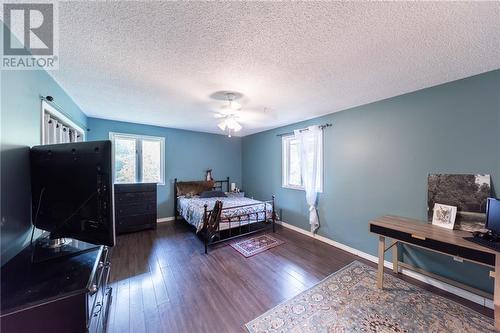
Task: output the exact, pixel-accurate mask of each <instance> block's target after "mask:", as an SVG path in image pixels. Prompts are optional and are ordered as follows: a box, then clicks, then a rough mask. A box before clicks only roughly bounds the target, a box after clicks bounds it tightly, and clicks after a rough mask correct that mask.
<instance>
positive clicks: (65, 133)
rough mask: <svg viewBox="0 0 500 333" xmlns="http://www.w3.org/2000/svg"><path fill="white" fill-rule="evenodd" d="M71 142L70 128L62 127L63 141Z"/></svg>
mask: <svg viewBox="0 0 500 333" xmlns="http://www.w3.org/2000/svg"><path fill="white" fill-rule="evenodd" d="M68 142H71V140H70V136H69V128H68V127H66V126H63V127H62V141H61V143H68Z"/></svg>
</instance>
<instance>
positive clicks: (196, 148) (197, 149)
mask: <svg viewBox="0 0 500 333" xmlns="http://www.w3.org/2000/svg"><path fill="white" fill-rule="evenodd" d="M88 127H89V128H90V132H89V135H88V140H107V139H109V132H119V133H130V134H144V135H152V136H160V137H164V138H165V185H158V217H159V218H162V217H170V216H173V215H174V214H173V209H174V192H173V182H174V179H175V178H177V179H179V180H203V179H204V177H205V170H206V169H213V176H214V178H215V179H217V180H220V179H226V177H229V178H230V181H231V182H235V183H236V184H238V185H239V184H241V138H237V137H231V138H228V137H227V136H225V135H218V134H208V133H200V132H192V131H185V130H178V129H171V128H165V127H157V126H148V125H139V124H133V123H127V122H119V121H112V120H103V119H97V118H89V119H88Z"/></svg>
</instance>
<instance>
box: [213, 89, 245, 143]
mask: <svg viewBox="0 0 500 333" xmlns="http://www.w3.org/2000/svg"><path fill="white" fill-rule="evenodd" d="M226 97H227V102H228V104H227V106H226V109H229V110H232V111H239V110H241V104H240V103H238V102H236V101H235V100H234V98H235V96H234V94H231V93H228V94H227V95H226ZM236 118H238V116H236V115H235V114H234V113H230V114H228V115H225V116H224V117H223V120H222V121H221V122H220V123H218V124H217V126H218V127H219V128H220V129H221V130H222V131H223V132H226V131H227V136H228V137H231V133H234V132H239V131H240V130H241V129H242V128H243V127H242V126H241V125H240V124H239V123H238V122H237V121H236Z"/></svg>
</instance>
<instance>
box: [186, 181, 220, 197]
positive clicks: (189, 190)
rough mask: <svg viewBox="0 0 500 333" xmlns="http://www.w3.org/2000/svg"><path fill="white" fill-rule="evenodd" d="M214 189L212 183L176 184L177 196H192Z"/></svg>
mask: <svg viewBox="0 0 500 333" xmlns="http://www.w3.org/2000/svg"><path fill="white" fill-rule="evenodd" d="M213 187H214V182H213V181H208V182H207V181H193V182H177V196H179V197H180V196H182V195H186V196H194V195H198V194H200V193H202V192H204V191H208V190H211V189H212V188H213Z"/></svg>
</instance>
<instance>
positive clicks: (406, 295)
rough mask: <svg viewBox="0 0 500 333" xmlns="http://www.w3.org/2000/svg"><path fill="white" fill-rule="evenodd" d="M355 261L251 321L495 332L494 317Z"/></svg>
mask: <svg viewBox="0 0 500 333" xmlns="http://www.w3.org/2000/svg"><path fill="white" fill-rule="evenodd" d="M376 274H377V272H376V270H375V269H374V268H372V267H370V266H367V265H364V264H362V263H360V262H357V261H355V262H353V263H351V264H350V265H348V266H346V267H344V268H342V269H341V270H339V271H337V272H336V273H333V274H332V275H330V276H329V277H327V278H326V279H324V280H323V281H321V282H320V283H318V284H317V285H315V286H314V287H312V288H310V289H308V290H306V291H304V292H302V293H300V294H299V295H297V296H295V297H294V298H292V299H291V300H288V301H286V302H284V303H282V304H280V305H278V306H276V307H275V308H273V309H271V310H269V311H267V312H266V313H264V314H263V315H261V316H260V317H258V318H256V319H254V320H252V321H251V322H249V323H248V324H246V327H247V329H248V331H249V332H251V333H263V332H268V333H271V332H293V333H299V332H328V333H344V332H383V333H390V332H425V333H427V332H493V331H494V327H493V325H494V322H493V319H490V318H488V317H485V316H483V315H481V314H479V313H477V312H475V311H473V310H471V309H469V308H466V307H465V306H462V305H460V304H458V303H456V302H453V301H451V300H448V299H445V298H443V297H441V296H438V295H435V294H432V293H430V292H428V291H426V290H423V289H421V288H419V287H416V286H414V285H412V284H410V283H407V282H405V281H403V280H400V279H398V278H396V277H394V276H391V275H387V274H386V275H385V276H384V290H383V291H382V290H379V289H377V287H376V280H377V277H376Z"/></svg>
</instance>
